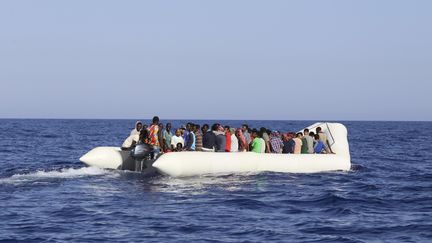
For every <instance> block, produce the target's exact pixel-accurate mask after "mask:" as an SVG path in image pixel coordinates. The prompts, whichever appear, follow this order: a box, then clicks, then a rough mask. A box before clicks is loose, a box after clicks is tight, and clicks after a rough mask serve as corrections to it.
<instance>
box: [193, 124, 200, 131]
mask: <svg viewBox="0 0 432 243" xmlns="http://www.w3.org/2000/svg"><path fill="white" fill-rule="evenodd" d="M200 128H201V126H200V125H199V124H195V126H194V132H195V133H197V132H199V130H200Z"/></svg>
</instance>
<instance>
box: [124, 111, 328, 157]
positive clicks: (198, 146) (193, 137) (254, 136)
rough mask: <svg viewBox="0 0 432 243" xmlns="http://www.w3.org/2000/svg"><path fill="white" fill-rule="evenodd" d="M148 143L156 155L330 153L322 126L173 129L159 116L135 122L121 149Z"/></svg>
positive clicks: (245, 125)
mask: <svg viewBox="0 0 432 243" xmlns="http://www.w3.org/2000/svg"><path fill="white" fill-rule="evenodd" d="M139 144H146V145H149V146H151V148H152V150H153V152H154V153H155V154H159V153H168V152H181V151H201V152H247V151H252V152H255V153H282V154H326V153H333V151H332V149H331V146H330V143H329V141H328V139H327V135H326V134H325V133H324V132H323V131H322V129H321V127H317V128H316V129H315V132H314V131H309V129H304V131H303V132H299V133H294V132H288V133H280V132H278V131H271V130H269V129H266V128H264V127H261V128H260V129H259V130H258V129H255V128H249V126H248V125H247V124H243V125H242V127H241V128H232V127H230V126H223V125H221V124H218V123H215V124H213V125H212V126H211V127H210V126H209V125H208V124H203V125H202V126H200V125H199V124H193V123H187V124H186V125H185V126H181V127H180V128H177V129H175V132H174V133H173V132H172V125H171V123H167V124H166V126H165V127H164V124H163V123H160V122H159V117H157V116H155V117H153V120H152V124H150V125H149V126H147V125H146V124H143V123H142V122H141V121H137V122H136V124H135V128H134V129H133V130H132V131H131V133H130V135H129V137H128V138H127V139H126V140H125V141H124V143H123V145H122V150H132V149H134V147H135V146H136V145H139Z"/></svg>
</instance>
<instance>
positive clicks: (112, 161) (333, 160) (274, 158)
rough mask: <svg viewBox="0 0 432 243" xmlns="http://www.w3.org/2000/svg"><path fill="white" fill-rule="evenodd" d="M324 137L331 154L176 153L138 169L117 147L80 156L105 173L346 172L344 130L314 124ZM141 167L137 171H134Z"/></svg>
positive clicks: (348, 165) (347, 158)
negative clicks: (325, 136) (102, 169)
mask: <svg viewBox="0 0 432 243" xmlns="http://www.w3.org/2000/svg"><path fill="white" fill-rule="evenodd" d="M317 127H321V128H322V131H323V132H324V133H326V134H327V137H328V140H329V143H330V145H331V149H332V150H333V152H334V154H265V153H254V152H231V153H216V152H176V153H165V154H162V155H161V156H159V157H157V158H156V159H153V160H147V161H144V163H143V164H140V165H139V166H137V163H136V159H134V158H132V157H131V155H130V152H129V151H122V150H121V149H120V148H119V147H97V148H94V149H92V150H91V151H89V152H88V153H86V154H85V155H83V156H82V157H81V158H80V160H81V162H83V163H85V164H87V165H90V166H96V167H99V168H105V169H120V170H135V171H138V170H139V171H142V172H143V173H153V172H158V173H160V174H163V175H168V176H172V177H186V176H197V175H203V174H227V173H245V172H263V171H272V172H287V173H316V172H324V171H348V170H350V168H351V159H350V152H349V144H348V133H347V129H346V127H345V126H344V125H343V124H340V123H315V124H313V125H311V126H309V127H308V128H309V130H310V131H315V129H316V128H317ZM137 167H140V168H137Z"/></svg>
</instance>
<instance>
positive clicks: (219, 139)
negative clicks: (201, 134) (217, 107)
mask: <svg viewBox="0 0 432 243" xmlns="http://www.w3.org/2000/svg"><path fill="white" fill-rule="evenodd" d="M215 134H216V152H225V149H226V135H225V132H224V128H223V127H222V126H221V125H218V128H217V131H216V132H215Z"/></svg>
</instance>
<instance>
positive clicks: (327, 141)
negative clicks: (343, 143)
mask: <svg viewBox="0 0 432 243" xmlns="http://www.w3.org/2000/svg"><path fill="white" fill-rule="evenodd" d="M326 143H327V146H328V148H329V150H330V153H332V154H334V153H333V150H332V148H331V146H330V142H329V140H328V139H327V140H326Z"/></svg>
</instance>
